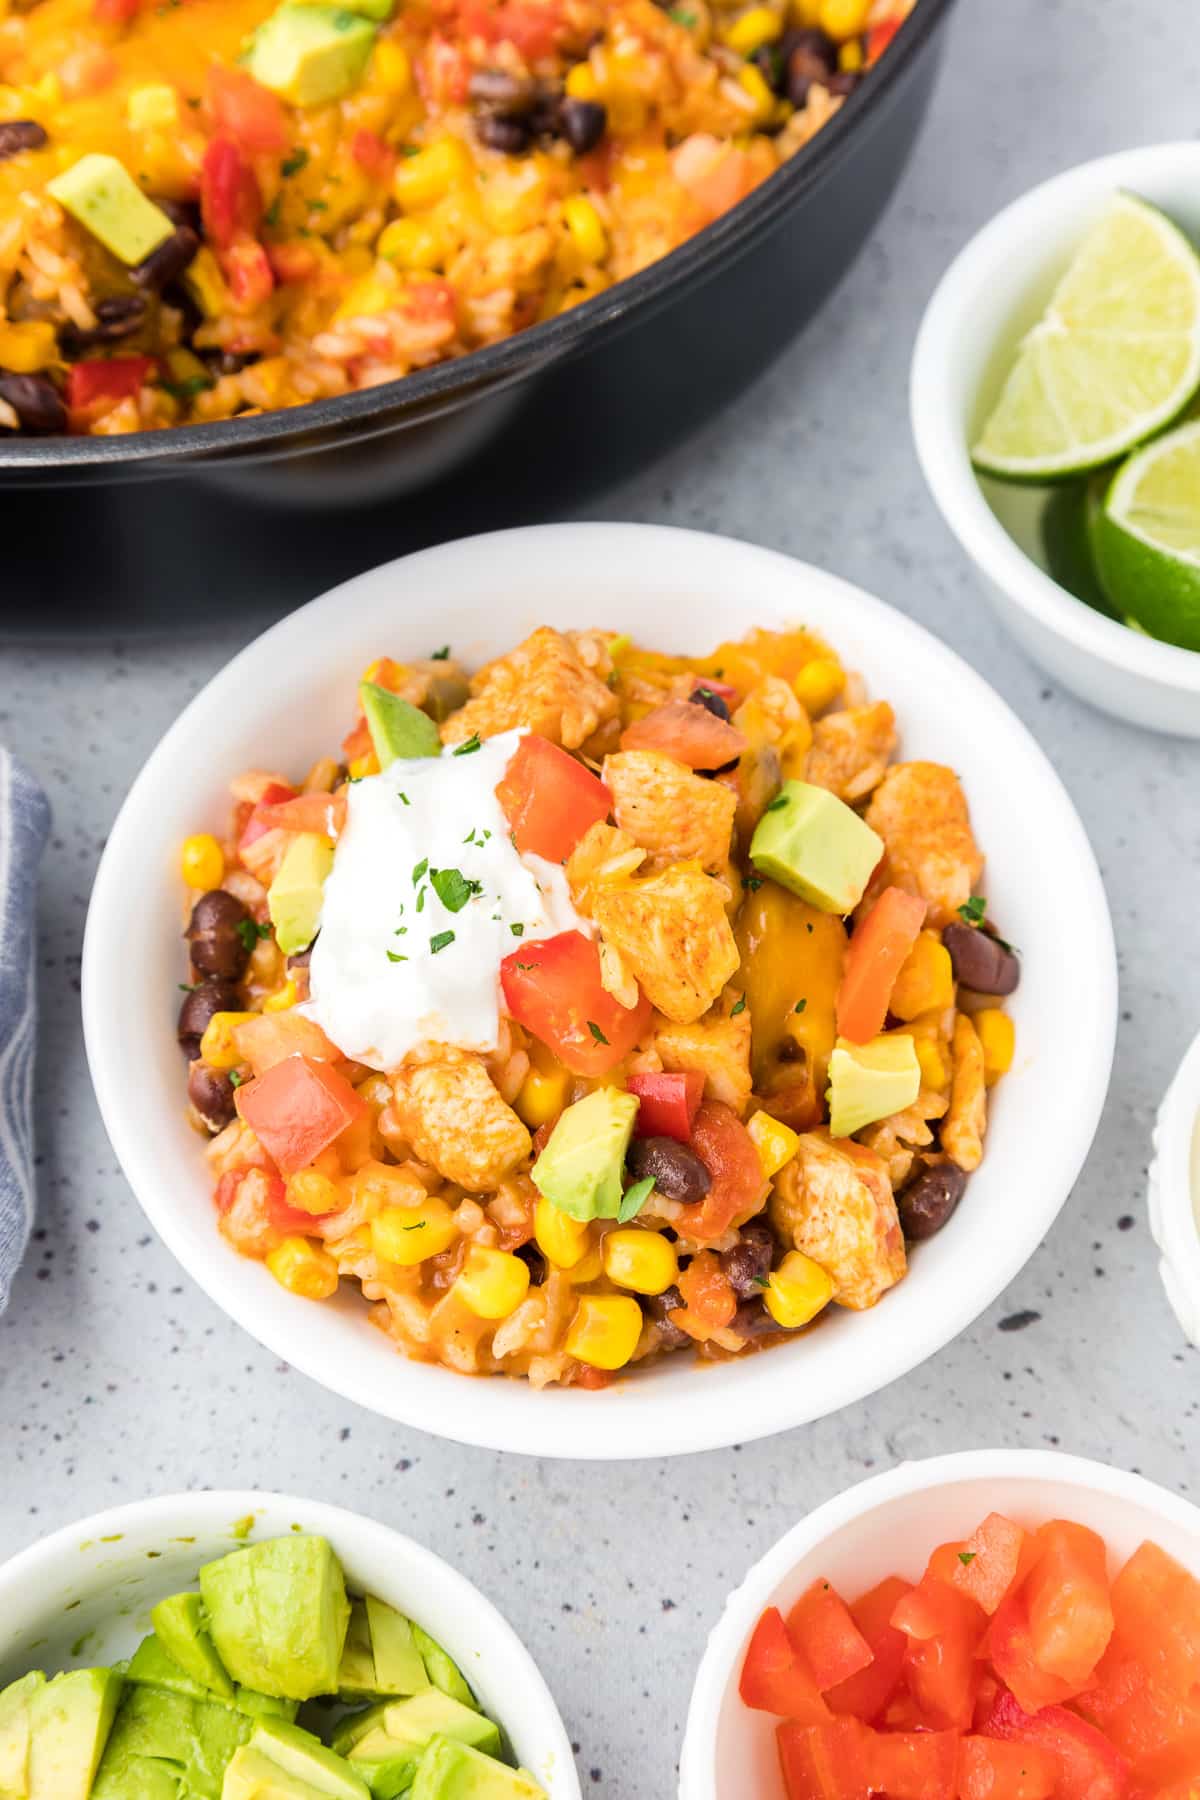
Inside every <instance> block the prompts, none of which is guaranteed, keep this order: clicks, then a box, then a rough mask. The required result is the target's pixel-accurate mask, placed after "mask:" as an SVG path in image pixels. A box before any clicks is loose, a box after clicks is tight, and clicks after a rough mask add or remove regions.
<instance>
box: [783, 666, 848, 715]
mask: <svg viewBox="0 0 1200 1800" xmlns="http://www.w3.org/2000/svg"><path fill="white" fill-rule="evenodd" d="M845 685H846V672H845V670H844V669H843V668H842V665H841V664H840V663H838V662H835V661H834V660H833V658H832V657H831V656H816V657H814V658H813V660H812V662H807V663H805V665H804V667H803V668H802V669H801V671H800V673H799V674H798V675H797V677H796V680H795V683H794V686H795V689H796V698H797V700H799V702H800V704H801V705H802V706H803V707H804V710H805V711H806V712H808V713H819V712H824V711H825V708H826V707H827V706H829V705H830V704H831V703H832V702H833V701H834V700H836V699H837V697H838V695H839V694H840V693H841V691H842V689H843V688H844V687H845Z"/></svg>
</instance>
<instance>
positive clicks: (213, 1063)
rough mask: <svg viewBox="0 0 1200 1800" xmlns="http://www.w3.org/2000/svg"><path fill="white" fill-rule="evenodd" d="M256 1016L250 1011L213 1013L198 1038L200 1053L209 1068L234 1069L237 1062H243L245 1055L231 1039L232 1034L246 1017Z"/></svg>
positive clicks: (244, 1021)
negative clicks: (202, 1033) (201, 1035)
mask: <svg viewBox="0 0 1200 1800" xmlns="http://www.w3.org/2000/svg"><path fill="white" fill-rule="evenodd" d="M257 1017H258V1015H257V1013H251V1012H218V1013H214V1014H213V1016H212V1018H211V1019H210V1020H209V1021H208V1024H207V1025H206V1026H205V1027H204V1036H203V1037H202V1038H201V1039H200V1054H201V1056H202V1057H203V1058H204V1061H205V1062H206V1063H207V1064H208V1066H209V1068H210V1069H236V1068H237V1067H238V1065H239V1063H243V1062H245V1060H246V1059H245V1057H244V1056H243V1055H242V1053H241V1051H240V1050H239V1049H238V1047H237V1045H236V1044H235V1043H234V1041H233V1034H234V1032H235V1031H236V1030H237V1028H238V1026H239V1025H244V1024H245V1023H246V1021H247V1019H254V1018H257Z"/></svg>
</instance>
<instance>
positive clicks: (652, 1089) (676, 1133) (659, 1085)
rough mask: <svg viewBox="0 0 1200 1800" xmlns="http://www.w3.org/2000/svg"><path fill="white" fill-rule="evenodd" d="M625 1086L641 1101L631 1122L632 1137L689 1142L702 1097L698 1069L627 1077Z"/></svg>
mask: <svg viewBox="0 0 1200 1800" xmlns="http://www.w3.org/2000/svg"><path fill="white" fill-rule="evenodd" d="M625 1086H626V1087H627V1088H628V1089H629V1092H630V1093H631V1094H636V1095H637V1097H638V1099H639V1101H640V1102H641V1104H640V1106H639V1107H638V1114H637V1118H636V1119H635V1120H634V1122H633V1135H634V1137H669V1138H674V1139H675V1140H676V1142H677V1143H680V1144H686V1143H689V1142H690V1141H691V1136H692V1126H693V1125H694V1124H695V1121H696V1114H697V1112H698V1111H699V1110H700V1102H701V1100H702V1098H703V1096H704V1077H703V1075H702V1074H700V1072H699V1070H698V1069H685V1070H681V1071H680V1072H678V1073H676V1074H662V1075H630V1076H629V1078H628V1079H627V1081H626V1083H625Z"/></svg>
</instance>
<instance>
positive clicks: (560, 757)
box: [496, 732, 612, 863]
mask: <svg viewBox="0 0 1200 1800" xmlns="http://www.w3.org/2000/svg"><path fill="white" fill-rule="evenodd" d="M496 798H497V800H499V802H500V805H501V807H502V809H503V811H504V816H505V818H506V819H507V820H508V822H509V825H510V826H511V827H512V839H513V843H514V845H515V846H516V848H517V849H518V850H519V851H520V852H521V854H522V855H529V856H544V857H545V859H546V861H547V862H554V863H561V862H565V861H566V860H567V857H568V856H570V854H571V852H572V850H573V849H574V848H575V846H576V844H577V843H578V842H579V840H580V838H581V837H583V835H584V833H585V832H586V831H588V830H590V828H591V827H592V826H593V825H595V824H597V823H598V822H599V821H600V820H602V819H607V817H608V815H609V813H610V812H611V811H612V795H611V794H610V793H609V791H608V789H607V788H606V787H605V785H604V783H603V782H602V781H601V780H600V777H599V776H598V775H593V774H592V772H591V770H590V769H585V768H584V766H583V764H582V763H581V762H579V761H578V759H577V758H576V757H574V756H571V755H570V754H569V753H568V752H567V751H566V750H560V749H559V747H558V745H557V744H552V743H551V742H550V740H549V738H544V737H539V736H538V734H537V733H536V732H529V733H528V734H527V735H526V736H525V737H523V738H522V739H521V742H520V743H519V744H518V745H517V748H516V750H515V751H514V752H513V755H512V758H511V760H510V762H509V765H508V767H507V769H505V771H504V774H503V776H502V777H501V779H500V781H499V783H498V785H497V787H496Z"/></svg>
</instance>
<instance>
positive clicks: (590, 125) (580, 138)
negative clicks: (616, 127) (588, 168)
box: [560, 97, 608, 156]
mask: <svg viewBox="0 0 1200 1800" xmlns="http://www.w3.org/2000/svg"><path fill="white" fill-rule="evenodd" d="M560 113H561V117H562V134H563V136H564V137H565V138H566V140H567V142H568V144H570V146H571V148H572V150H573V151H574V152H575V154H576V156H586V155H587V153H588V151H589V150H594V149H595V148H596V145H597V144H598V143H599V142H600V139H601V138H602V137H603V136H604V133H605V132H606V131H607V129H608V109H607V107H605V106H602V105H601V103H600V102H599V101H598V100H572V99H570V98H569V97H568V98H567V99H566V100H564V101H563V103H562V107H561V108H560Z"/></svg>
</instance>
